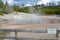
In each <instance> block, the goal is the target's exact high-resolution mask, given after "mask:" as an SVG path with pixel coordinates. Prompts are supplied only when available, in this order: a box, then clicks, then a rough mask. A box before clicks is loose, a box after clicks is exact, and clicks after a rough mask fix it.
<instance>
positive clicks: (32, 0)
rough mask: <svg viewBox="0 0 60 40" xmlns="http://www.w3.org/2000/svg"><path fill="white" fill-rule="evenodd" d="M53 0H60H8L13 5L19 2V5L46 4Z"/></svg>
mask: <svg viewBox="0 0 60 40" xmlns="http://www.w3.org/2000/svg"><path fill="white" fill-rule="evenodd" d="M5 1H6V0H3V2H4V3H5ZM51 1H59V0H7V2H8V4H10V5H13V4H14V3H15V4H18V5H22V4H25V5H26V6H27V5H29V6H30V5H34V4H38V5H40V4H42V3H44V4H46V3H47V2H51Z"/></svg>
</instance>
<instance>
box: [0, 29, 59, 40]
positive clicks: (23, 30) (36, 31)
mask: <svg viewBox="0 0 60 40" xmlns="http://www.w3.org/2000/svg"><path fill="white" fill-rule="evenodd" d="M0 32H14V33H15V37H7V36H0V38H1V39H16V40H18V39H24V40H25V39H26V38H18V37H17V33H18V32H31V33H47V29H44V30H32V29H0ZM59 33H60V30H57V33H56V39H49V40H57V38H58V34H59ZM27 39H28V38H27ZM27 39H26V40H27ZM29 39H31V40H39V39H34V38H29ZM40 40H48V39H40Z"/></svg>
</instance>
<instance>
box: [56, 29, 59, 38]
mask: <svg viewBox="0 0 60 40" xmlns="http://www.w3.org/2000/svg"><path fill="white" fill-rule="evenodd" d="M58 34H59V31H58V30H57V33H56V38H58Z"/></svg>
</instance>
